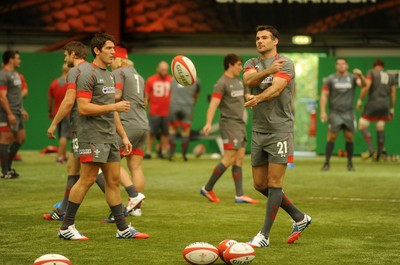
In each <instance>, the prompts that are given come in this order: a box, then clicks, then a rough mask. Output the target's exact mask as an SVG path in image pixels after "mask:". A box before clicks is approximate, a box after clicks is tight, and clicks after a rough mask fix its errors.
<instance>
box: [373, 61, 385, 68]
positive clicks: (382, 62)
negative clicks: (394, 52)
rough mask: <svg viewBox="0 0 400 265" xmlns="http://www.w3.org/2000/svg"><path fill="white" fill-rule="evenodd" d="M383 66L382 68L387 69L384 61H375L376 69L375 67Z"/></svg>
mask: <svg viewBox="0 0 400 265" xmlns="http://www.w3.org/2000/svg"><path fill="white" fill-rule="evenodd" d="M378 65H379V66H382V67H385V62H384V61H382V60H381V59H376V60H375V61H374V64H373V66H374V67H375V66H378Z"/></svg>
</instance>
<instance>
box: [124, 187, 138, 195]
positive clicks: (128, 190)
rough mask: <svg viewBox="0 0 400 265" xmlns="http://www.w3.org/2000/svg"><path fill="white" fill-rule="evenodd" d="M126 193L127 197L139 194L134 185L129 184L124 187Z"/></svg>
mask: <svg viewBox="0 0 400 265" xmlns="http://www.w3.org/2000/svg"><path fill="white" fill-rule="evenodd" d="M125 190H126V193H128V196H129V197H136V196H137V195H138V194H139V191H138V190H137V188H136V186H135V185H130V186H128V187H126V188H125Z"/></svg>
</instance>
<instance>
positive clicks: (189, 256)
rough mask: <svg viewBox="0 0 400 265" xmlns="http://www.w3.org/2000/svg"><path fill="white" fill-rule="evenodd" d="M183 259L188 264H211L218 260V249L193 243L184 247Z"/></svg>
mask: <svg viewBox="0 0 400 265" xmlns="http://www.w3.org/2000/svg"><path fill="white" fill-rule="evenodd" d="M183 258H184V259H185V260H186V261H187V262H189V263H190V264H195V265H201V264H204V265H208V264H213V263H214V262H215V261H216V260H217V259H218V249H217V248H216V247H214V246H213V245H211V244H209V243H206V242H195V243H192V244H190V245H188V246H187V247H185V249H184V250H183Z"/></svg>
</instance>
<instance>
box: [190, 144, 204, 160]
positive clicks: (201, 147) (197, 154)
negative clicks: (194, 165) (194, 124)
mask: <svg viewBox="0 0 400 265" xmlns="http://www.w3.org/2000/svg"><path fill="white" fill-rule="evenodd" d="M205 152H206V146H205V145H204V144H198V145H196V146H195V147H194V148H193V155H194V156H195V157H200V156H201V155H202V154H204V153H205Z"/></svg>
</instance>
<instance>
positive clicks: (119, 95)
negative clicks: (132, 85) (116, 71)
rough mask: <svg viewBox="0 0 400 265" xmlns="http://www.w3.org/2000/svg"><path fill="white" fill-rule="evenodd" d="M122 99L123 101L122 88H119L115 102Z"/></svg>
mask: <svg viewBox="0 0 400 265" xmlns="http://www.w3.org/2000/svg"><path fill="white" fill-rule="evenodd" d="M121 99H122V88H121V89H120V88H117V89H115V101H116V102H118V101H121Z"/></svg>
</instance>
